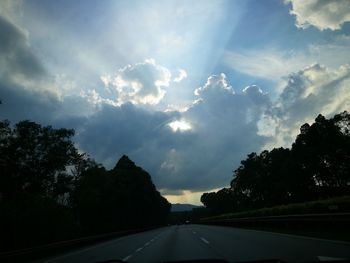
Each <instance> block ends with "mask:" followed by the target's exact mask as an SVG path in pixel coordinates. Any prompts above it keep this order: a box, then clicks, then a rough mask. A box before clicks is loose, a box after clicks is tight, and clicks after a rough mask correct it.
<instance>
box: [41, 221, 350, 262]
mask: <svg viewBox="0 0 350 263" xmlns="http://www.w3.org/2000/svg"><path fill="white" fill-rule="evenodd" d="M349 258H350V243H346V242H334V241H329V240H321V239H314V238H306V237H298V236H292V235H285V234H277V233H271V232H263V231H255V230H246V229H238V228H228V227H220V226H206V225H180V226H169V227H164V228H159V229H154V230H151V231H147V232H142V233H138V234H133V235H130V236H125V237H121V238H118V239H114V240H110V241H108V242H104V243H100V244H98V245H95V246H91V247H86V248H84V249H80V250H76V251H73V252H70V253H67V254H63V255H60V256H56V257H54V258H49V259H46V260H42V261H39V262H50V263H62V262H65V263H66V262H68V263H69V262H99V261H106V260H111V259H122V260H124V261H127V262H164V261H175V260H192V259H225V260H227V261H229V262H237V261H252V260H263V259H280V260H284V261H286V262H306V261H318V260H326V259H328V260H331V259H333V260H335V259H349Z"/></svg>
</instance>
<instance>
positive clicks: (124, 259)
mask: <svg viewBox="0 0 350 263" xmlns="http://www.w3.org/2000/svg"><path fill="white" fill-rule="evenodd" d="M131 257H132V255H129V256H127V257H125V258H123V261H128V259H130V258H131Z"/></svg>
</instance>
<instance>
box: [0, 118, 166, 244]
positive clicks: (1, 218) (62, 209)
mask: <svg viewBox="0 0 350 263" xmlns="http://www.w3.org/2000/svg"><path fill="white" fill-rule="evenodd" d="M73 135H74V131H73V130H69V129H54V128H52V127H51V126H47V127H43V126H41V125H39V124H37V123H35V122H30V121H21V122H19V123H17V124H16V125H15V126H14V127H11V125H10V123H9V121H1V122H0V250H4V249H5V250H6V249H14V248H21V247H28V246H34V245H38V244H44V243H47V242H53V241H57V240H63V239H68V238H72V237H77V236H79V235H91V234H96V233H102V232H103V233H105V232H110V231H117V230H120V229H127V228H139V227H146V226H154V225H159V224H163V223H165V221H166V220H167V217H168V214H169V211H170V204H169V203H168V201H167V200H166V199H165V198H163V197H162V196H161V195H160V193H159V192H158V191H157V190H156V187H155V186H154V184H153V183H152V180H151V176H150V175H149V174H148V173H147V172H146V171H144V170H143V169H142V168H141V167H138V166H136V165H135V164H134V162H132V161H131V160H130V159H129V158H128V157H127V156H123V157H122V158H121V159H120V160H119V161H118V162H117V164H116V166H115V167H114V168H113V169H112V170H110V171H107V170H106V169H105V168H104V167H103V166H101V165H99V164H97V163H96V162H95V161H93V160H92V159H89V158H88V156H87V155H86V154H84V153H79V152H78V150H77V149H76V148H75V146H74V143H73V142H72V140H71V138H72V137H73Z"/></svg>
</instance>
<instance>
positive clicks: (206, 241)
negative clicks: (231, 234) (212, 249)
mask: <svg viewBox="0 0 350 263" xmlns="http://www.w3.org/2000/svg"><path fill="white" fill-rule="evenodd" d="M201 240H202V241H203V242H204V243H206V244H209V241H208V240H206V239H205V238H204V237H201Z"/></svg>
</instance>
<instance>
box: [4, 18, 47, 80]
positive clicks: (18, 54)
mask: <svg viewBox="0 0 350 263" xmlns="http://www.w3.org/2000/svg"><path fill="white" fill-rule="evenodd" d="M0 36H1V41H0V73H1V78H3V77H5V78H13V77H28V78H29V77H33V76H35V77H40V76H44V75H45V70H44V68H43V67H42V65H41V64H40V62H39V61H38V59H37V58H36V57H35V56H34V55H33V53H32V52H31V51H30V48H29V46H28V42H27V37H26V35H25V33H24V31H23V30H21V29H20V28H18V27H16V26H15V25H14V24H12V23H11V22H9V21H8V20H6V19H5V18H3V17H1V16H0Z"/></svg>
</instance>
